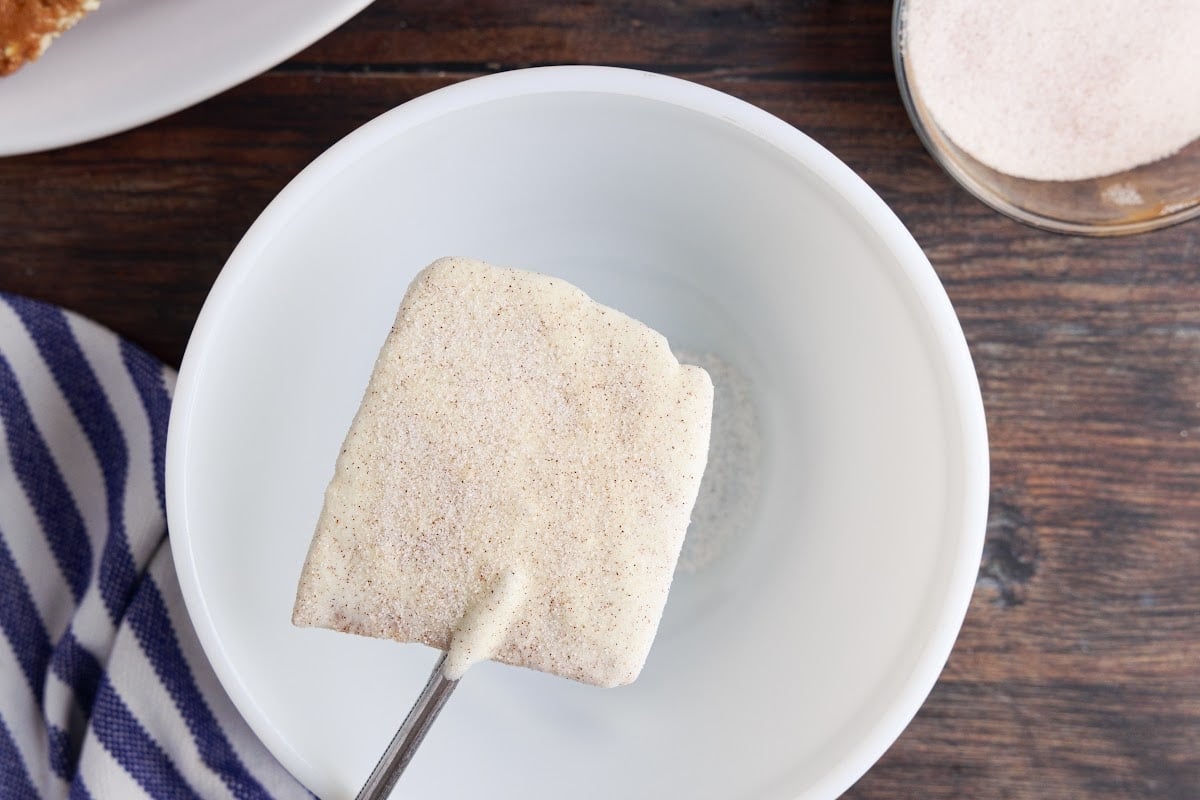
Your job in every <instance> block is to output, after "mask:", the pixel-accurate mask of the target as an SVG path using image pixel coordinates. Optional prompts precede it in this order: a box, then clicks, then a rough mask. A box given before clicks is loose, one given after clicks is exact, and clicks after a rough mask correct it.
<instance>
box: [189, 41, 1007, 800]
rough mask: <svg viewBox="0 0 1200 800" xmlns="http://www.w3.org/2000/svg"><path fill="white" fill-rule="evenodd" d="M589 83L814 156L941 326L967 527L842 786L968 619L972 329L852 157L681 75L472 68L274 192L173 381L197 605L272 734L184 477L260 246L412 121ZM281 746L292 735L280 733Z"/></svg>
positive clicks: (980, 482) (886, 735)
mask: <svg viewBox="0 0 1200 800" xmlns="http://www.w3.org/2000/svg"><path fill="white" fill-rule="evenodd" d="M586 92H596V93H601V94H615V95H627V96H632V97H637V98H642V99H646V100H651V101H655V102H660V103H665V104H667V105H671V106H677V107H681V108H684V109H690V110H692V111H695V112H698V113H700V114H702V115H704V116H706V117H710V118H712V119H716V120H719V121H722V122H724V123H728V124H730V125H733V126H735V127H737V128H740V129H741V130H743V131H745V132H747V133H749V134H751V135H752V136H755V137H757V138H758V139H760V140H763V141H765V142H766V143H768V144H770V145H771V146H773V147H775V148H776V149H778V150H779V151H781V152H782V153H784V154H786V155H787V156H788V157H789V158H790V159H792V160H794V161H796V162H798V163H800V164H802V165H803V166H804V167H805V168H807V169H808V170H810V171H811V172H812V173H813V174H814V175H815V176H817V177H818V178H820V179H821V180H822V181H824V182H825V183H826V184H827V185H828V186H829V187H830V189H831V191H833V192H834V193H835V194H837V195H839V196H841V197H842V198H843V199H844V200H845V201H846V202H847V203H848V204H849V205H850V206H851V207H852V208H853V209H854V210H855V211H856V212H857V213H858V214H860V215H861V216H862V217H863V218H864V219H865V220H866V221H867V223H868V225H869V227H870V229H871V230H872V231H874V232H875V233H876V234H877V235H878V237H879V238H880V240H881V241H882V243H883V244H884V245H885V247H886V248H887V249H888V250H889V251H890V252H891V253H893V254H894V256H895V258H896V261H897V263H898V264H899V265H900V266H901V269H902V270H903V275H904V277H905V278H906V279H907V281H908V284H909V286H910V287H911V289H912V290H913V291H914V293H915V295H916V297H917V299H918V301H919V302H920V304H921V305H922V306H923V309H924V311H925V312H926V314H927V315H928V319H929V321H930V323H931V327H932V329H933V331H934V334H935V336H936V337H937V340H938V345H939V346H940V350H941V355H942V357H943V358H944V363H945V366H946V368H947V374H948V376H949V379H950V382H951V386H950V387H949V388H950V395H951V396H950V397H949V398H948V399H949V400H950V401H951V404H950V406H949V409H948V413H955V414H957V416H958V418H959V424H960V433H961V442H962V454H961V455H962V459H963V470H964V472H963V486H964V489H965V496H964V497H963V498H962V505H961V513H960V515H959V519H958V521H957V523H956V527H958V528H959V529H960V530H961V531H962V539H961V540H960V542H959V545H960V546H959V552H958V553H957V557H956V559H955V561H954V564H953V568H952V570H951V573H950V579H949V581H948V591H947V593H946V597H945V603H944V605H943V607H942V609H941V614H940V617H939V619H938V624H937V625H936V628H935V631H934V633H933V635H932V636H931V637H930V639H929V641H928V642H927V643H926V645H925V647H924V649H923V651H922V653H921V656H920V658H919V659H918V661H917V663H916V665H915V667H914V669H913V671H912V673H911V675H910V676H909V677H908V679H907V681H906V683H905V685H904V689H903V691H901V692H900V693H899V694H898V695H897V696H896V697H895V698H893V701H892V703H891V705H890V707H889V708H888V709H887V711H886V712H885V713H884V714H883V715H882V716H881V717H880V718H879V719H878V721H877V722H876V723H875V725H874V727H873V728H872V730H871V731H870V733H869V734H868V735H867V736H866V737H864V738H863V739H862V740H861V741H860V742H859V743H858V744H857V746H856V747H854V748H853V749H852V750H851V751H850V753H849V755H848V756H847V757H845V758H844V759H842V761H841V762H840V763H839V764H838V765H837V766H836V767H834V768H833V769H832V770H830V771H829V772H828V773H826V774H825V776H824V777H823V778H821V779H820V780H819V781H818V782H817V783H816V784H814V785H812V786H810V787H809V788H808V790H807V791H806V792H805V793H804V797H829V798H833V797H837V796H839V795H841V794H842V793H844V792H845V791H846V790H847V789H849V788H850V787H851V786H852V785H853V784H854V783H855V782H856V781H857V780H858V779H859V778H861V777H862V776H863V775H864V774H865V773H866V772H867V770H869V769H870V768H871V767H872V766H873V765H874V764H875V762H876V761H878V760H879V758H880V757H882V756H883V754H884V753H885V752H886V751H887V749H888V748H889V747H891V745H892V744H893V743H894V742H895V741H896V740H897V739H898V738H899V736H900V734H901V733H903V731H904V729H905V728H906V727H907V726H908V724H909V722H910V721H911V720H912V718H913V717H914V716H915V715H916V713H917V711H918V710H919V709H920V707H921V705H922V704H923V703H924V701H925V699H926V698H927V697H928V695H929V693H930V692H931V691H932V690H933V687H934V684H935V683H936V682H937V679H938V677H939V676H940V674H941V672H942V669H943V667H944V666H945V664H946V661H947V659H948V658H949V656H950V652H951V650H952V648H953V646H954V642H955V640H956V639H957V637H958V632H959V630H960V629H961V627H962V623H963V620H964V618H965V616H966V612H967V608H968V606H969V604H970V600H971V595H972V592H973V590H974V586H975V581H976V576H977V574H978V568H979V561H980V557H981V555H982V551H983V541H984V534H985V531H986V523H987V510H988V492H989V480H990V477H989V455H988V438H987V427H986V421H985V416H984V408H983V400H982V395H981V392H980V387H979V383H978V379H977V377H976V373H975V368H974V364H973V362H972V359H971V355H970V351H969V349H968V346H967V342H966V338H965V336H964V334H963V331H962V327H961V325H960V323H959V320H958V317H957V316H956V314H955V312H954V309H953V307H952V305H951V303H950V299H949V297H948V295H947V294H946V291H945V288H944V287H943V286H942V283H941V281H940V279H939V278H938V276H937V273H936V272H935V271H934V269H933V267H932V265H931V264H930V262H929V260H928V258H927V257H926V256H925V253H924V252H923V251H922V250H921V248H920V246H919V245H918V244H917V242H916V240H915V239H914V238H913V237H912V234H911V233H910V232H909V231H908V229H907V228H905V227H904V224H903V223H902V222H901V221H900V219H899V218H898V217H897V216H896V215H895V213H894V212H893V211H892V210H891V209H890V208H889V207H888V206H887V204H886V203H884V201H883V200H882V198H880V197H879V196H878V195H877V194H876V193H875V192H874V191H873V190H872V189H871V188H870V187H869V186H868V185H867V184H866V182H865V181H864V180H863V179H862V178H860V177H859V176H858V175H857V174H856V173H855V172H854V171H853V170H851V169H850V168H849V167H848V166H847V165H846V164H844V163H843V162H842V161H840V160H839V159H838V158H837V157H836V156H834V155H833V154H832V153H830V152H829V151H828V150H826V149H825V148H824V147H822V146H821V145H819V144H817V143H816V142H815V141H814V140H813V139H811V138H810V137H808V136H807V135H806V134H804V133H802V132H801V131H799V130H798V129H796V128H795V127H793V126H792V125H790V124H788V123H786V122H784V121H783V120H781V119H779V118H778V117H776V116H774V115H772V114H770V113H768V112H767V111H765V110H763V109H761V108H759V107H757V106H755V105H753V104H751V103H748V102H746V101H744V100H740V99H738V98H735V97H733V96H731V95H728V94H725V93H724V92H721V91H718V90H716V89H712V88H709V87H706V86H702V85H700V84H697V83H693V82H691V81H687V80H684V79H681V78H675V77H671V76H667V75H661V74H657V73H651V72H645V71H642V70H636V69H628V68H622V67H603V66H587V65H569V66H550V67H532V68H527V69H519V70H513V71H509V72H503V73H498V74H494V75H487V76H483V77H478V78H472V79H468V80H465V81H462V82H460V83H456V84H452V85H450V86H446V87H444V88H441V89H437V90H434V91H432V92H430V93H428V94H425V95H422V96H419V97H417V98H414V99H412V100H409V101H407V102H405V103H403V104H401V105H399V106H397V107H395V108H393V109H391V110H389V111H386V112H384V113H383V114H381V115H379V116H378V117H376V118H374V119H372V120H371V121H369V122H367V123H365V124H364V125H362V126H361V127H359V128H357V129H356V130H354V131H352V132H351V133H349V134H347V135H346V136H345V137H344V138H343V139H341V140H340V141H338V142H337V143H336V144H334V145H333V146H332V147H330V148H329V149H328V150H326V151H325V152H324V153H322V154H321V155H320V156H318V157H317V158H316V159H315V160H314V161H313V162H312V163H311V164H309V165H308V166H307V167H305V168H304V169H303V170H302V171H301V172H300V173H299V174H298V175H297V176H296V177H295V178H294V179H293V180H292V181H291V182H289V183H288V185H287V186H286V187H284V189H283V190H282V191H281V192H280V193H279V194H278V195H277V196H276V197H275V198H274V199H273V200H272V201H271V202H270V204H269V205H268V206H267V207H266V209H265V210H264V211H263V212H262V214H261V215H260V216H259V217H258V218H257V219H256V220H255V222H254V223H253V224H252V225H251V227H250V228H249V230H248V231H247V232H246V234H245V235H244V237H243V238H242V240H241V241H240V242H239V243H238V245H237V247H236V248H235V249H234V251H233V252H232V254H231V255H230V256H229V259H228V260H227V262H226V264H225V266H224V268H223V269H222V270H221V273H220V274H219V275H218V276H217V279H216V281H215V282H214V284H213V287H212V290H211V291H210V293H209V295H208V297H207V299H206V300H205V303H204V306H203V308H202V309H201V312H200V315H199V317H198V318H197V321H196V325H195V327H194V329H193V332H192V336H191V338H190V340H189V342H188V345H187V348H186V351H185V353H184V357H183V362H182V365H181V368H180V371H179V376H178V381H177V384H176V389H175V399H174V403H173V406H172V410H171V419H170V425H169V430H168V435H167V457H166V472H167V480H166V498H167V516H168V520H169V522H170V527H171V530H172V540H173V547H172V551H173V554H174V561H175V567H176V570H177V572H178V575H179V582H180V586H181V589H182V592H183V597H184V601H185V604H186V607H187V609H188V614H189V616H190V617H191V620H192V623H193V624H194V625H195V628H196V632H197V635H198V637H199V640H200V643H201V645H202V647H203V649H204V651H205V653H206V655H207V656H208V658H209V661H210V662H211V663H212V666H213V668H214V670H215V672H216V674H217V676H218V678H219V680H220V681H221V684H222V686H223V687H224V688H225V690H226V691H227V692H228V693H229V695H230V697H231V699H232V700H233V702H234V705H235V706H236V707H237V708H238V710H239V712H240V713H241V714H242V715H243V717H244V718H245V719H246V721H247V723H248V724H249V725H250V727H251V729H252V730H253V731H254V732H255V733H256V734H257V735H258V736H259V737H260V738H261V739H263V740H264V742H266V741H268V739H269V738H271V737H270V734H271V733H272V732H273V731H274V726H273V725H272V723H271V722H270V720H269V719H267V718H266V716H265V714H263V713H262V712H261V711H260V710H259V708H258V707H257V705H255V704H254V703H253V702H252V700H251V697H250V693H249V691H248V690H247V688H246V687H245V686H244V685H243V684H242V683H241V682H240V681H239V679H238V676H237V673H236V671H235V670H234V668H233V666H232V664H231V663H230V662H229V660H228V658H227V657H226V654H225V652H224V649H223V647H222V645H221V639H220V636H219V634H218V632H217V630H216V628H215V626H214V624H213V621H212V618H211V616H210V615H209V613H208V609H207V606H206V603H205V600H204V597H203V595H202V594H201V588H200V582H199V574H198V571H197V568H196V563H195V560H194V553H193V549H192V547H193V542H192V539H191V536H190V534H189V532H188V530H187V527H186V524H185V521H186V520H187V519H188V514H187V502H188V501H187V494H186V489H187V487H186V485H185V481H184V480H183V478H182V477H181V476H182V474H183V472H184V467H185V465H186V464H187V462H188V459H189V449H188V441H189V436H188V433H189V429H190V427H191V422H192V419H193V415H194V407H195V398H196V386H197V385H198V384H199V382H200V381H201V379H202V376H203V373H204V370H205V366H206V364H207V361H208V354H209V349H210V344H211V342H212V341H213V338H214V337H213V333H214V332H215V331H216V329H217V328H218V327H219V326H220V322H221V319H222V317H223V316H224V315H225V312H226V310H227V309H228V307H229V306H230V304H231V302H232V300H233V298H234V296H235V294H236V292H237V288H238V286H239V284H241V282H242V281H243V280H244V279H245V278H246V277H247V276H248V275H249V274H250V273H251V272H252V270H253V269H254V265H255V262H256V261H257V256H258V255H259V254H260V253H261V252H263V251H264V249H265V248H266V247H267V246H268V245H269V244H270V243H271V242H272V241H273V240H274V239H275V237H276V236H277V235H278V234H279V233H280V232H281V231H282V230H283V228H284V227H285V226H286V225H287V224H288V222H289V221H290V219H291V218H292V216H293V215H294V214H295V213H296V212H297V210H298V209H299V208H300V207H302V206H303V204H304V203H305V202H306V200H307V199H308V198H310V197H311V196H312V195H313V194H314V192H316V191H317V190H319V188H320V187H321V186H322V185H323V184H325V183H326V182H328V181H329V180H331V179H332V178H333V177H335V176H336V175H337V174H338V173H340V172H341V171H342V170H344V169H346V168H348V167H349V166H350V165H351V164H353V163H354V162H356V161H357V160H358V159H360V158H361V157H362V156H363V155H364V154H365V153H367V152H370V151H372V150H374V149H375V148H377V147H380V146H382V145H383V144H385V143H386V142H388V141H390V140H392V139H394V138H395V137H396V136H399V135H401V134H403V133H404V132H406V131H408V130H411V129H413V128H415V127H417V126H419V125H421V124H423V123H426V122H429V121H431V120H434V119H437V118H439V117H442V116H444V115H447V114H451V113H453V112H456V111H460V110H463V109H466V108H471V107H474V106H478V105H481V104H484V103H488V102H492V101H497V100H504V99H512V98H516V97H521V96H530V95H538V94H553V93H586ZM947 527H948V528H949V527H950V523H948V525H947ZM271 744H272V745H273V746H274V747H282V746H283V743H282V742H280V741H279V740H278V739H273V741H271ZM296 755H297V757H298V758H299V754H296Z"/></svg>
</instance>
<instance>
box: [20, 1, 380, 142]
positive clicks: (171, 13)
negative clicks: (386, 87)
mask: <svg viewBox="0 0 1200 800" xmlns="http://www.w3.org/2000/svg"><path fill="white" fill-rule="evenodd" d="M368 5H370V0H258V2H243V0H189V1H188V2H164V0H157V1H156V0H102V3H101V5H100V8H99V9H98V10H97V11H95V12H93V13H92V14H89V15H88V16H86V17H84V18H83V20H81V21H80V22H79V24H78V25H76V26H75V27H74V28H72V29H71V30H69V31H67V32H66V33H64V34H63V35H62V36H60V37H59V38H58V39H56V40H55V41H54V43H53V44H51V45H50V48H49V49H48V50H47V51H46V52H45V53H44V54H43V55H42V57H41V58H40V59H38V60H37V61H35V62H33V63H32V64H26V65H25V66H24V67H22V68H21V69H20V70H18V71H17V72H16V73H14V74H12V75H9V76H7V77H4V78H0V120H2V122H0V156H8V155H16V154H18V153H32V152H36V151H39V150H49V149H51V148H55V147H63V146H65V145H70V144H78V143H79V142H86V141H91V140H92V139H98V138H100V137H101V136H108V135H110V134H113V133H119V132H121V131H124V130H128V129H130V128H133V127H136V126H138V125H142V124H145V123H147V122H150V121H151V120H155V119H159V118H160V117H165V116H166V115H167V114H171V113H173V112H175V111H179V110H180V109H183V108H187V107H188V106H191V105H194V104H196V103H199V102H200V101H202V100H206V99H208V98H209V97H212V96H213V95H215V94H217V93H219V92H223V91H225V90H226V89H228V88H229V87H231V86H234V85H236V84H239V83H241V82H242V81H244V80H246V79H247V78H251V77H253V76H255V75H257V74H259V73H260V72H263V71H264V70H267V69H269V68H270V67H273V66H274V65H275V64H278V63H279V62H280V61H283V60H284V59H286V58H288V57H289V56H292V55H294V54H295V53H297V52H299V51H300V50H303V49H304V48H305V47H307V46H308V45H310V44H312V43H313V42H315V41H316V40H317V39H320V38H321V37H322V36H324V35H325V34H327V33H329V32H330V31H331V30H333V29H334V28H336V27H337V26H339V25H341V24H342V23H343V22H345V21H346V20H348V19H349V18H350V17H352V16H353V15H354V14H356V13H358V12H359V11H361V10H362V9H363V8H366V7H367V6H368Z"/></svg>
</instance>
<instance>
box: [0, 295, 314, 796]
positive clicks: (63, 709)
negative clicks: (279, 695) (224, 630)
mask: <svg viewBox="0 0 1200 800" xmlns="http://www.w3.org/2000/svg"><path fill="white" fill-rule="evenodd" d="M173 383H174V374H173V373H171V372H170V371H169V370H167V369H166V368H164V367H163V366H162V365H161V364H159V363H158V362H156V361H155V360H154V359H153V358H151V357H150V356H148V355H147V354H146V353H144V352H143V351H141V350H139V349H137V348H136V347H134V346H133V345H131V344H129V343H128V342H125V341H122V340H121V339H119V338H118V337H117V336H116V335H114V334H113V333H112V332H110V331H108V330H105V329H104V328H101V327H99V326H97V325H96V324H94V323H92V322H89V321H87V320H85V319H82V318H80V317H78V316H75V315H73V314H69V313H65V312H63V311H62V310H60V309H58V308H55V307H53V306H49V305H45V304H43V303H37V302H33V301H30V300H26V299H22V298H18V297H14V296H11V295H5V294H2V293H0V423H2V424H0V628H2V629H3V636H2V637H0V800H9V798H13V799H14V800H16V799H20V800H23V799H24V798H61V797H71V798H96V800H107V799H108V798H114V799H116V800H137V798H147V797H148V798H242V799H245V798H265V797H281V798H286V797H310V796H311V795H309V794H308V793H307V792H306V791H305V790H304V789H303V788H302V787H301V786H300V785H299V784H298V783H297V782H296V781H295V779H294V778H292V777H291V776H290V775H289V774H288V773H287V772H286V771H285V770H284V769H283V768H282V767H281V766H280V765H279V764H278V763H277V762H276V761H275V760H274V759H273V758H272V757H271V756H270V754H269V753H268V752H267V751H266V749H265V748H264V747H263V745H262V744H261V743H260V742H259V741H258V740H257V739H256V738H255V737H254V735H253V733H251V731H250V730H249V728H248V727H247V726H246V724H245V723H244V722H243V720H242V718H241V717H240V716H239V715H238V713H237V711H236V710H235V709H234V707H233V705H232V704H231V703H230V701H229V698H228V697H227V696H226V695H225V693H224V692H223V691H222V689H221V687H220V685H219V684H218V683H217V680H216V677H215V676H214V674H213V672H212V669H211V668H210V667H209V664H208V662H207V660H206V659H205V656H204V653H203V651H202V650H201V649H200V644H199V642H198V641H197V639H196V635H195V632H194V631H193V629H192V626H191V623H190V621H189V620H188V617H187V613H186V611H185V610H184V606H183V599H182V597H181V596H180V592H179V585H178V581H177V580H176V576H175V569H174V565H173V563H172V561H171V552H170V543H169V541H168V539H167V530H166V517H165V510H164V503H163V459H164V450H165V446H166V432H167V416H168V412H169V409H170V403H171V388H172V385H173Z"/></svg>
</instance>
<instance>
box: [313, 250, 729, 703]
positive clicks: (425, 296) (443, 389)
mask: <svg viewBox="0 0 1200 800" xmlns="http://www.w3.org/2000/svg"><path fill="white" fill-rule="evenodd" d="M712 396H713V389H712V383H711V381H710V380H709V377H708V374H707V373H705V372H704V370H702V369H700V368H698V367H690V366H681V365H680V364H679V363H678V361H677V360H676V359H675V357H674V356H673V355H672V353H671V350H670V349H669V347H668V346H667V341H666V339H664V338H663V337H662V336H661V335H660V334H658V333H656V332H655V331H653V330H651V329H650V328H648V327H646V326H645V325H643V324H642V323H640V322H638V321H636V320H633V319H631V318H629V317H627V316H625V315H624V314H621V313H620V312H618V311H614V310H613V309H610V308H606V307H604V306H602V305H600V304H598V303H595V302H593V301H592V300H591V299H589V298H588V297H587V296H586V295H585V294H584V293H583V292H581V291H580V290H579V289H577V288H575V287H574V286H571V285H570V284H568V283H566V282H565V281H562V280H559V279H557V278H551V277H547V276H545V275H540V274H536V273H531V272H525V271H521V270H514V269H507V268H502V267H494V266H490V265H488V264H485V263H483V262H480V261H475V260H471V259H466V258H444V259H440V260H438V261H436V262H434V263H433V264H431V265H430V266H429V267H427V268H425V269H424V270H423V271H422V272H421V273H420V274H419V275H418V276H417V277H416V279H415V280H414V281H413V283H412V284H411V286H410V287H409V289H408V293H407V294H406V295H405V297H404V300H403V302H402V303H401V305H400V310H399V313H398V314H397V316H396V321H395V323H394V325H393V327H392V330H391V333H390V334H389V335H388V337H387V340H386V341H385V342H384V344H383V348H382V350H381V352H380V354H379V357H378V361H377V362H376V364H375V370H374V372H373V374H372V375H371V380H370V383H369V385H368V386H367V390H366V394H365V396H364V397H363V401H362V405H361V407H360V408H359V411H358V414H357V415H356V416H355V418H354V421H353V423H352V425H351V427H350V431H349V433H348V434H347V436H346V440H345V443H344V444H343V446H342V450H341V454H340V455H339V457H338V460H337V465H336V469H335V473H334V476H333V479H332V480H331V482H330V484H329V487H328V489H327V490H326V494H325V505H324V508H323V509H322V511H321V515H320V519H319V520H318V523H317V529H316V533H315V534H314V536H313V539H312V543H311V545H310V548H309V552H308V558H307V560H306V561H305V564H304V569H303V572H302V574H301V576H300V585H299V590H298V592H297V596H296V605H295V610H294V612H293V617H292V620H293V622H294V623H295V624H297V625H314V626H320V627H326V628H333V629H335V630H339V631H346V632H349V633H356V634H362V635H365V636H374V637H380V638H387V639H395V640H397V641H401V642H422V643H424V644H427V645H430V646H432V647H435V648H439V649H442V650H447V651H448V652H449V656H448V660H447V663H446V670H445V671H446V675H447V677H450V678H457V677H459V676H461V674H462V673H463V671H465V670H466V668H467V667H468V666H470V665H471V664H472V663H474V662H477V661H480V660H484V659H494V660H497V661H502V662H505V663H508V664H516V665H521V666H526V667H532V668H533V669H537V670H542V671H545V672H550V673H554V674H556V675H562V676H564V677H568V678H573V679H575V680H579V681H584V682H587V683H592V684H596V685H599V686H618V685H622V684H626V683H629V682H630V681H632V680H634V678H636V677H637V675H638V673H639V672H640V671H641V669H642V665H643V664H644V663H645V660H646V656H647V654H648V652H649V650H650V645H651V643H652V641H653V639H654V634H655V631H656V630H657V628H658V623H659V619H660V618H661V616H662V611H663V606H664V605H665V603H666V600H667V592H668V590H669V589H670V586H671V577H672V574H673V572H674V569H675V562H676V559H677V558H678V556H679V550H680V546H681V545H682V543H683V537H684V532H685V531H686V529H687V526H688V520H689V516H690V514H691V510H692V505H693V504H694V502H695V500H696V493H697V491H698V489H699V486H700V477H701V474H702V473H703V471H704V465H705V461H706V458H707V452H708V438H709V428H710V424H711V418H712Z"/></svg>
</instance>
